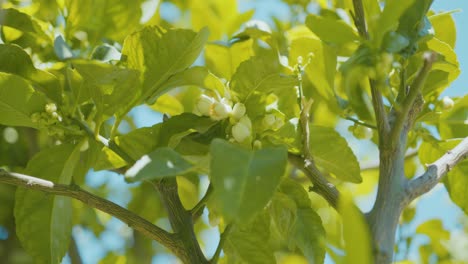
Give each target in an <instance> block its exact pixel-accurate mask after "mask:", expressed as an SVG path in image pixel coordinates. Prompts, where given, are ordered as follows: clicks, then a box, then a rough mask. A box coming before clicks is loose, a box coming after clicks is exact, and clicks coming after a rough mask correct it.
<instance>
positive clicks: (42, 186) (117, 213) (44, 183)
mask: <svg viewBox="0 0 468 264" xmlns="http://www.w3.org/2000/svg"><path fill="white" fill-rule="evenodd" d="M0 182H1V183H7V184H11V185H15V186H20V187H23V188H26V189H31V190H37V191H42V192H45V193H49V194H54V195H60V196H67V197H71V198H74V199H76V200H79V201H81V202H83V203H84V204H87V205H89V206H90V207H92V208H96V209H98V210H100V211H102V212H105V213H108V214H109V215H112V216H114V217H116V218H118V219H120V220H121V221H122V222H124V223H126V224H127V225H128V226H129V227H131V228H133V229H135V230H137V231H139V232H141V233H142V234H143V235H145V236H146V237H149V238H151V239H153V240H155V241H158V242H159V243H161V244H162V245H164V246H166V247H167V248H169V249H171V250H174V249H177V248H178V247H179V246H178V245H177V241H176V240H175V238H174V236H173V235H172V234H170V233H169V232H167V231H165V230H164V229H162V228H160V227H158V226H156V225H153V224H152V223H150V222H148V221H146V220H145V219H143V218H142V217H140V216H138V215H137V214H134V213H133V212H131V211H129V210H127V209H125V208H123V207H121V206H119V205H117V204H115V203H113V202H111V201H108V200H106V199H103V198H101V197H99V196H96V195H94V194H91V193H89V192H87V191H85V190H83V189H81V188H80V187H79V186H77V185H64V184H56V183H54V182H51V181H48V180H44V179H40V178H36V177H33V176H29V175H24V174H19V173H14V172H7V171H5V170H2V169H0Z"/></svg>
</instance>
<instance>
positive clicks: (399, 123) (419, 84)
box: [391, 52, 437, 142]
mask: <svg viewBox="0 0 468 264" xmlns="http://www.w3.org/2000/svg"><path fill="white" fill-rule="evenodd" d="M436 58H437V56H436V54H435V53H433V52H430V53H426V54H424V64H423V66H422V68H421V69H420V70H419V72H418V74H417V75H416V77H415V78H414V81H413V83H412V84H411V86H410V90H409V92H408V94H407V95H406V97H405V98H404V101H403V103H402V106H401V109H400V111H398V110H396V111H397V112H396V120H395V124H394V126H393V128H392V131H391V141H392V142H398V139H399V137H400V135H401V132H402V131H403V129H404V126H405V124H409V123H411V122H412V121H414V120H408V117H409V114H410V112H411V109H413V107H414V105H415V102H416V101H417V98H418V95H420V94H421V90H422V88H423V87H424V83H425V81H426V79H427V76H428V75H429V72H430V71H431V69H432V64H433V63H434V61H435V60H436Z"/></svg>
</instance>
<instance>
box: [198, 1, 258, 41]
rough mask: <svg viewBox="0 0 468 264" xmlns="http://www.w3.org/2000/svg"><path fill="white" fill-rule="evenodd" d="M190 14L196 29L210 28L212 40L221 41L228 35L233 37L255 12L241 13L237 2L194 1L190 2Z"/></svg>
mask: <svg viewBox="0 0 468 264" xmlns="http://www.w3.org/2000/svg"><path fill="white" fill-rule="evenodd" d="M190 13H191V18H192V24H193V27H194V28H195V29H197V30H198V29H201V28H203V27H205V26H209V28H210V32H211V34H210V40H219V39H222V38H223V37H225V36H226V35H227V36H228V37H230V36H232V34H234V32H236V31H237V30H238V29H239V27H240V25H241V24H242V23H244V22H246V21H248V20H249V19H250V18H251V17H252V16H253V14H254V11H253V10H249V11H247V12H245V13H239V12H238V9H237V1H236V0H224V1H216V0H215V1H213V0H193V1H190Z"/></svg>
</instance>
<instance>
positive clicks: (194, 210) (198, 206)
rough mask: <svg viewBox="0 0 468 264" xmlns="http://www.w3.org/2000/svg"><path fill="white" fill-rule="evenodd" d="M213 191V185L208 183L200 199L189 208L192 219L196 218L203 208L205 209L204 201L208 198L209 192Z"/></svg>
mask: <svg viewBox="0 0 468 264" xmlns="http://www.w3.org/2000/svg"><path fill="white" fill-rule="evenodd" d="M212 193H213V185H211V183H210V185H208V189H207V190H206V193H205V195H204V196H203V197H202V198H201V200H200V201H199V202H198V203H197V204H196V205H195V206H194V207H193V208H192V210H190V212H191V214H192V218H193V220H194V221H195V220H197V219H198V218H199V217H200V216H201V214H202V213H203V209H205V205H206V202H207V201H208V199H209V198H210V196H211V194H212Z"/></svg>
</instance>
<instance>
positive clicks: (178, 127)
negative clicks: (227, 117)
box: [115, 113, 216, 160]
mask: <svg viewBox="0 0 468 264" xmlns="http://www.w3.org/2000/svg"><path fill="white" fill-rule="evenodd" d="M214 124H216V122H214V121H213V120H211V119H210V118H208V117H200V116H196V115H194V114H189V113H183V114H181V115H178V116H174V117H171V118H169V120H167V121H165V122H163V123H159V124H156V125H154V126H152V127H144V128H139V129H136V130H133V131H132V132H130V133H128V134H126V135H123V136H119V137H117V138H116V139H115V143H117V145H119V146H120V147H121V148H122V149H123V150H124V151H125V152H126V153H127V154H128V155H130V157H132V158H133V159H135V160H137V159H139V158H140V157H141V156H143V155H145V154H148V153H150V152H152V151H153V150H155V149H156V148H158V147H171V148H176V147H177V145H178V144H179V143H180V141H181V140H182V138H184V137H185V136H187V135H189V134H192V133H197V132H198V133H204V132H206V131H208V130H209V129H210V128H211V127H212V126H213V125H214Z"/></svg>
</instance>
